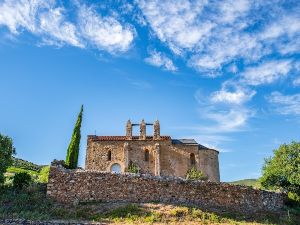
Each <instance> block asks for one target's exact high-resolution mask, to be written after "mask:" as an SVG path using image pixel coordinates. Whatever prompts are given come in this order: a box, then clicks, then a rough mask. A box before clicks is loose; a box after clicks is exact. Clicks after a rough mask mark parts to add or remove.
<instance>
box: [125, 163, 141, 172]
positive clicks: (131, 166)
mask: <svg viewBox="0 0 300 225" xmlns="http://www.w3.org/2000/svg"><path fill="white" fill-rule="evenodd" d="M127 172H129V173H139V167H138V166H137V165H136V164H135V163H133V162H130V164H129V166H128V169H127Z"/></svg>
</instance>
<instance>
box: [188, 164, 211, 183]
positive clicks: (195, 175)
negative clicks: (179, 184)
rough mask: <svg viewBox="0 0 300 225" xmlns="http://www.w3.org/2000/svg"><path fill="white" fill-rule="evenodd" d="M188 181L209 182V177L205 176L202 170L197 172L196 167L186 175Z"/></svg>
mask: <svg viewBox="0 0 300 225" xmlns="http://www.w3.org/2000/svg"><path fill="white" fill-rule="evenodd" d="M186 179H187V180H207V179H208V177H207V176H205V175H204V173H203V172H202V171H201V170H197V169H196V168H195V167H192V168H191V169H189V170H188V171H187V173H186Z"/></svg>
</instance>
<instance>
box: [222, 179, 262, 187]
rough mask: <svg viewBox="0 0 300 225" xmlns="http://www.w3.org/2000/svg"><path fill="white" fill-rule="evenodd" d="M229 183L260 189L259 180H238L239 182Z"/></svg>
mask: <svg viewBox="0 0 300 225" xmlns="http://www.w3.org/2000/svg"><path fill="white" fill-rule="evenodd" d="M228 183H230V184H234V185H246V186H251V187H254V188H260V184H259V181H258V179H244V180H237V181H232V182H228Z"/></svg>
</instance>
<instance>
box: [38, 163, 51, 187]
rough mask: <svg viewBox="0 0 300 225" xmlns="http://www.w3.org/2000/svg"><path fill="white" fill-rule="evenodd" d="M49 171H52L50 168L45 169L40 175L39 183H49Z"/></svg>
mask: <svg viewBox="0 0 300 225" xmlns="http://www.w3.org/2000/svg"><path fill="white" fill-rule="evenodd" d="M49 171H50V166H45V167H43V168H42V169H41V171H40V173H39V178H38V182H40V183H48V176H49Z"/></svg>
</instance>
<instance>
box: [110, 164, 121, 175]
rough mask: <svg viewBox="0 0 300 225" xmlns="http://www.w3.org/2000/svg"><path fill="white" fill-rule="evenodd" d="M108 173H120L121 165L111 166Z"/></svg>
mask: <svg viewBox="0 0 300 225" xmlns="http://www.w3.org/2000/svg"><path fill="white" fill-rule="evenodd" d="M110 171H111V172H112V173H121V165H120V164H119V163H114V164H112V166H111V169H110Z"/></svg>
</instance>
